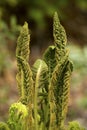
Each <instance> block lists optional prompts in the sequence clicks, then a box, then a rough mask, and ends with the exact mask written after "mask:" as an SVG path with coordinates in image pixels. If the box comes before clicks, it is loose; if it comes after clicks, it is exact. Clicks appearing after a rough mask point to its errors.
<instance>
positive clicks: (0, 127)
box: [0, 122, 11, 130]
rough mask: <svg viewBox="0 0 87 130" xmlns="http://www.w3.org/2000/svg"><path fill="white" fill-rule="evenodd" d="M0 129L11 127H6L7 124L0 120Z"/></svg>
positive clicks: (7, 129) (6, 129)
mask: <svg viewBox="0 0 87 130" xmlns="http://www.w3.org/2000/svg"><path fill="white" fill-rule="evenodd" d="M0 130H11V129H10V128H9V127H8V124H6V123H4V122H0Z"/></svg>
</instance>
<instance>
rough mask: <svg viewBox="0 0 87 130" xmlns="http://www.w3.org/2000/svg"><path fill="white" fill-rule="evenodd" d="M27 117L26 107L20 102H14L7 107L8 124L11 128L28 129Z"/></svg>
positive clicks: (15, 129) (17, 129) (16, 129)
mask: <svg viewBox="0 0 87 130" xmlns="http://www.w3.org/2000/svg"><path fill="white" fill-rule="evenodd" d="M27 117H28V109H27V107H26V106H25V105H23V104H22V103H21V102H19V103H14V104H12V105H11V107H10V109H9V120H8V125H9V127H10V128H11V130H24V129H26V130H28V129H27V125H26V121H27Z"/></svg>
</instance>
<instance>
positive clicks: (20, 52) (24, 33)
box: [16, 22, 30, 61]
mask: <svg viewBox="0 0 87 130" xmlns="http://www.w3.org/2000/svg"><path fill="white" fill-rule="evenodd" d="M29 44H30V34H29V30H28V24H27V22H25V23H24V25H23V27H22V28H21V32H20V35H19V37H18V40H17V48H16V56H22V57H23V58H24V59H26V60H27V61H28V60H29V54H30V50H29Z"/></svg>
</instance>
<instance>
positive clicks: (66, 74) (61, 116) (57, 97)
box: [50, 58, 72, 128]
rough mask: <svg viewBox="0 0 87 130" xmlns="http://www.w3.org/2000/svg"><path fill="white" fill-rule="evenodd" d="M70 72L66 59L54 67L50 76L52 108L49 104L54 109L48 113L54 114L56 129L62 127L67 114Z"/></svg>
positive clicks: (69, 63) (70, 66) (70, 65)
mask: <svg viewBox="0 0 87 130" xmlns="http://www.w3.org/2000/svg"><path fill="white" fill-rule="evenodd" d="M71 71H72V63H71V62H70V61H69V60H67V58H66V59H65V60H63V61H62V63H61V64H59V65H57V66H56V68H55V70H54V72H53V75H52V80H51V85H50V86H51V87H50V96H51V101H50V107H52V105H51V103H52V104H53V103H54V108H53V107H52V108H53V109H52V108H51V111H52V112H50V113H54V112H55V113H56V118H55V120H56V124H57V127H58V128H62V127H63V125H64V120H65V117H66V113H67V107H68V99H69V88H70V75H71ZM50 118H51V117H50ZM50 120H51V119H50ZM55 120H54V122H55ZM54 124H55V123H54Z"/></svg>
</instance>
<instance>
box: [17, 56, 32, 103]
mask: <svg viewBox="0 0 87 130" xmlns="http://www.w3.org/2000/svg"><path fill="white" fill-rule="evenodd" d="M17 62H18V63H19V64H18V65H19V66H20V68H21V70H22V73H23V79H22V80H23V88H22V98H23V99H24V100H25V104H28V103H29V102H32V101H31V100H32V92H33V79H32V71H31V69H30V66H29V64H28V63H27V62H26V60H24V58H22V57H21V56H17Z"/></svg>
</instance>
